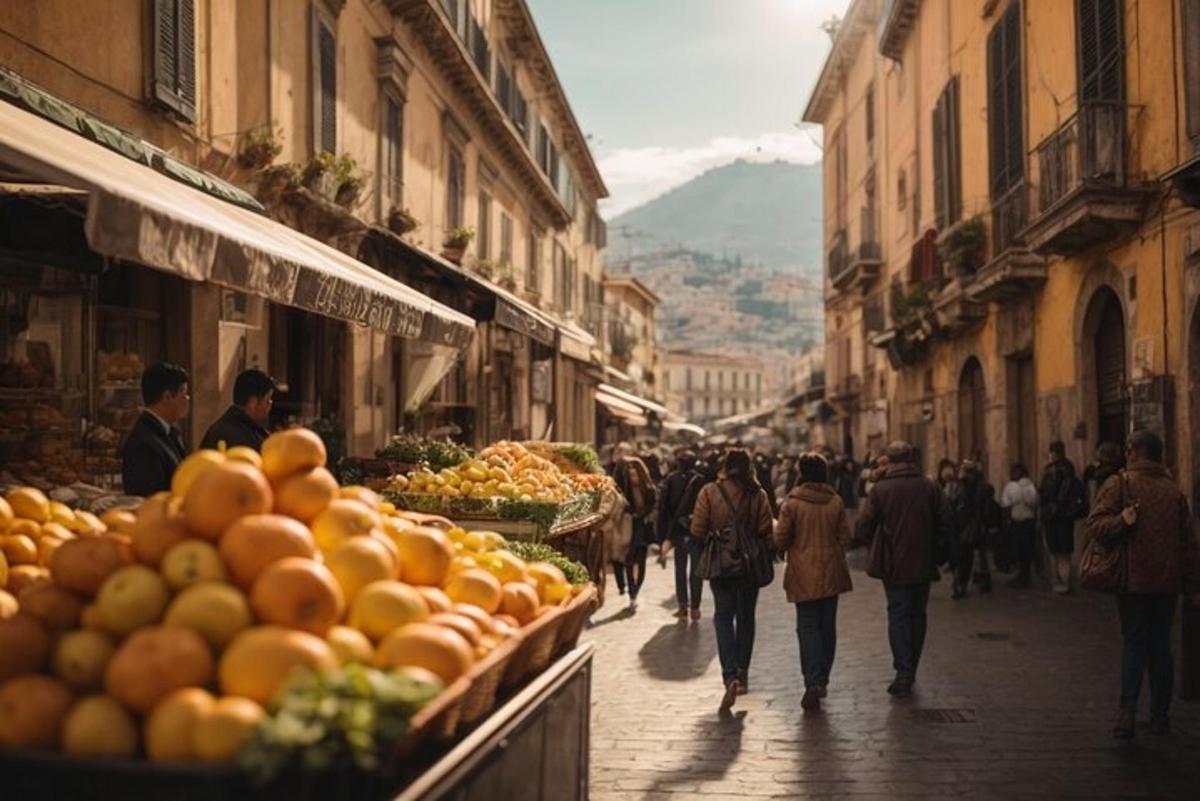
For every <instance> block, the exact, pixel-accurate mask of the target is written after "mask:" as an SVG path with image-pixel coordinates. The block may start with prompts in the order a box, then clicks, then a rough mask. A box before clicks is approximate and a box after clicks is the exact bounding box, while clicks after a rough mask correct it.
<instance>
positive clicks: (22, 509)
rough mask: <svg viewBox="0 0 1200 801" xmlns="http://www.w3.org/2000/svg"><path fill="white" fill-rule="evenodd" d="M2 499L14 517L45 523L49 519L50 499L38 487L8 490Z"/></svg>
mask: <svg viewBox="0 0 1200 801" xmlns="http://www.w3.org/2000/svg"><path fill="white" fill-rule="evenodd" d="M4 500H6V501H7V502H8V505H9V506H10V507H11V508H12V511H13V515H14V516H16V517H23V518H25V519H26V520H32V521H34V522H35V523H45V522H47V521H49V520H50V499H49V498H47V497H46V494H45V493H44V492H42V491H41V490H40V489H35V488H34V487H18V488H17V489H14V490H10V491H9V493H8V494H7V495H5V496H4Z"/></svg>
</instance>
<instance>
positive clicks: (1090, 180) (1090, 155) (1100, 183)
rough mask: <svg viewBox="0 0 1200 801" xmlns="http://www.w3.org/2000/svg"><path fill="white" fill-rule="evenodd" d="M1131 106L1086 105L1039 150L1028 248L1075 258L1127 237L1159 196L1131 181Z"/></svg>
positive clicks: (1146, 187) (1114, 104)
mask: <svg viewBox="0 0 1200 801" xmlns="http://www.w3.org/2000/svg"><path fill="white" fill-rule="evenodd" d="M1128 112H1129V106H1128V104H1126V103H1124V102H1115V101H1088V102H1085V103H1083V104H1082V105H1081V106H1080V107H1079V110H1078V111H1076V112H1075V114H1073V115H1071V117H1070V118H1069V119H1068V120H1067V121H1066V122H1065V123H1063V124H1062V125H1061V126H1059V128H1058V129H1057V130H1056V131H1055V132H1054V133H1052V134H1050V136H1048V137H1046V138H1045V139H1043V140H1042V142H1041V143H1040V144H1038V146H1037V148H1036V149H1035V154H1036V158H1035V159H1034V164H1035V165H1036V167H1037V171H1038V182H1037V191H1036V192H1034V193H1032V194H1033V197H1034V200H1035V204H1036V208H1035V211H1034V214H1033V219H1032V220H1031V221H1030V224H1029V226H1028V227H1027V228H1026V229H1025V232H1024V233H1025V241H1026V242H1027V243H1028V245H1029V248H1030V249H1031V250H1033V251H1034V252H1036V253H1039V254H1042V255H1049V254H1057V255H1060V256H1072V255H1075V254H1078V253H1082V252H1083V251H1085V250H1088V249H1090V248H1093V247H1095V246H1096V245H1099V244H1103V243H1107V242H1112V241H1113V240H1116V239H1119V238H1120V237H1122V236H1125V235H1127V234H1129V233H1130V232H1131V231H1133V229H1134V228H1136V227H1137V225H1138V223H1139V222H1141V219H1142V213H1143V211H1144V208H1145V205H1146V202H1147V201H1148V200H1149V199H1150V197H1151V196H1152V195H1153V194H1154V192H1155V191H1156V190H1155V189H1154V188H1153V187H1152V186H1147V185H1143V184H1139V183H1136V182H1134V181H1131V180H1130V175H1129V170H1128V163H1127V150H1128V141H1127V127H1128V126H1127V122H1126V118H1127V115H1128Z"/></svg>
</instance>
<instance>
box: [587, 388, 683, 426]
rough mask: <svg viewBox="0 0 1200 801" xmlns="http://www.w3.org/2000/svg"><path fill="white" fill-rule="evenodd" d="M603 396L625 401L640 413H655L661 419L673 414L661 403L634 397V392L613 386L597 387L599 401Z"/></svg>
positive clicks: (637, 396)
mask: <svg viewBox="0 0 1200 801" xmlns="http://www.w3.org/2000/svg"><path fill="white" fill-rule="evenodd" d="M601 395H608V396H610V397H613V398H616V399H618V400H620V401H623V402H624V403H627V404H631V405H632V406H633V407H634V408H636V409H637V410H638V411H642V412H653V413H654V414H655V415H656V416H657V417H659V418H660V419H665V418H667V417H668V416H671V413H670V412H669V411H668V410H667V407H666V406H663V405H662V404H661V403H657V402H655V401H652V400H648V399H647V398H643V397H641V396H639V395H634V394H633V393H632V392H626V391H624V390H622V389H617V388H616V387H614V386H613V385H612V384H601V385H600V386H599V387H597V388H596V398H597V399H599V398H600V396H601Z"/></svg>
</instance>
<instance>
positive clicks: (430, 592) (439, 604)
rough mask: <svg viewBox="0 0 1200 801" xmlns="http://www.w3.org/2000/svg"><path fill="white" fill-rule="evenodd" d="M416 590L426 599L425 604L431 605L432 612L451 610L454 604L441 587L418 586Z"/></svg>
mask: <svg viewBox="0 0 1200 801" xmlns="http://www.w3.org/2000/svg"><path fill="white" fill-rule="evenodd" d="M416 590H417V592H419V593H420V594H421V597H422V598H424V599H425V605H426V606H428V607H429V611H430V612H435V613H436V612H449V611H450V607H451V606H452V605H453V604H454V601H451V600H450V598H449V597H448V596H447V595H446V593H444V592H442V590H441V588H440V587H417V588H416Z"/></svg>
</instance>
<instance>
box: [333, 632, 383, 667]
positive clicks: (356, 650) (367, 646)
mask: <svg viewBox="0 0 1200 801" xmlns="http://www.w3.org/2000/svg"><path fill="white" fill-rule="evenodd" d="M325 642H327V643H329V647H330V648H332V649H333V653H334V655H335V656H337V660H338V664H341V665H348V664H350V663H351V662H359V663H361V664H364V665H369V664H371V658H372V657H373V656H374V655H375V648H374V646H372V645H371V641H370V640H368V639H367V635H365V634H363V633H362V632H361V631H359V630H358V629H352V628H350V627H349V626H334V627H333V628H331V629H330V630H329V631H327V632H326V633H325Z"/></svg>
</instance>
